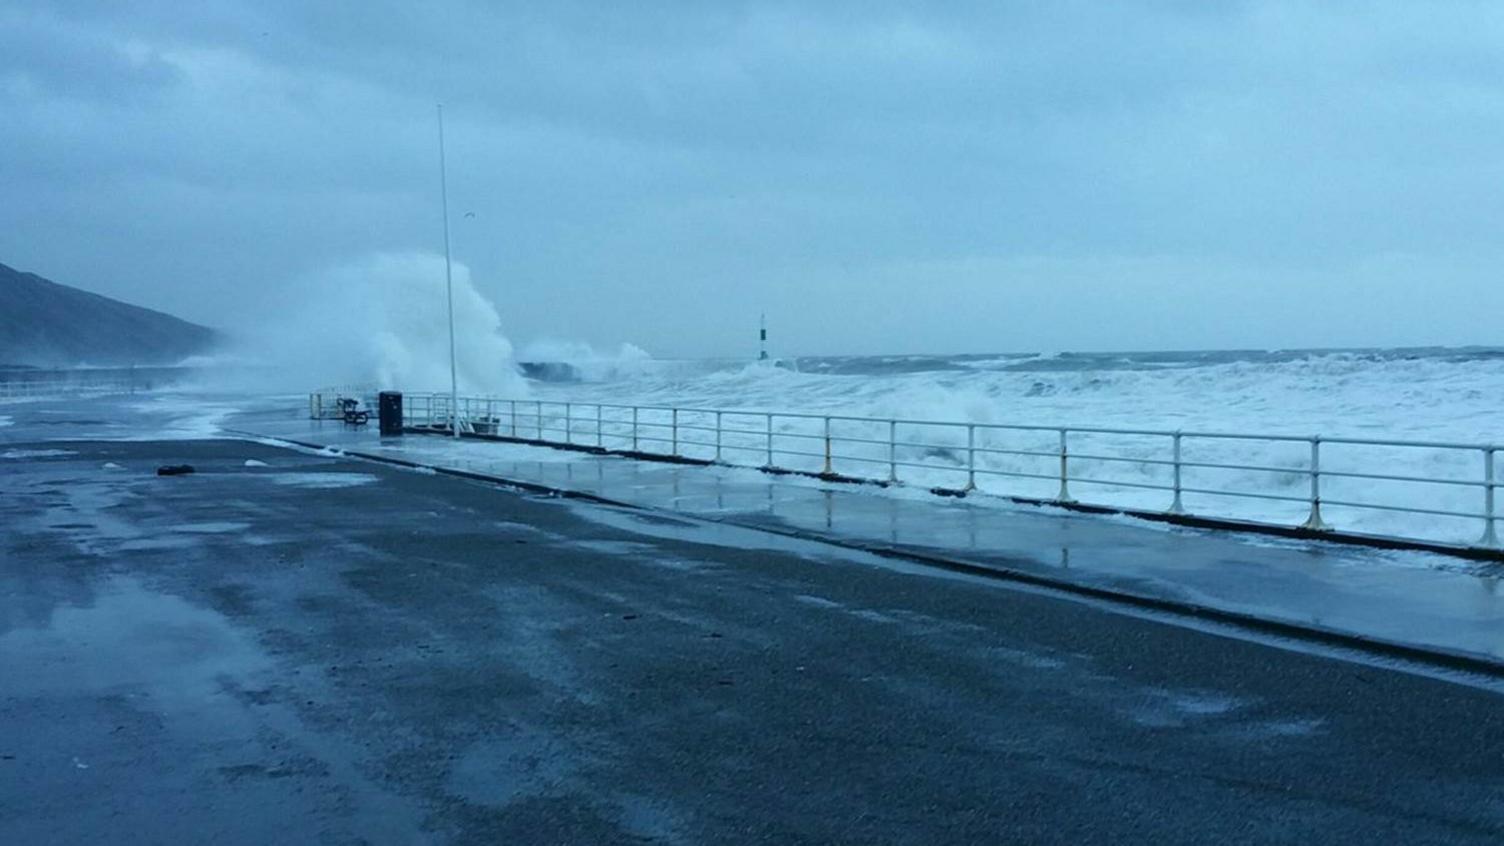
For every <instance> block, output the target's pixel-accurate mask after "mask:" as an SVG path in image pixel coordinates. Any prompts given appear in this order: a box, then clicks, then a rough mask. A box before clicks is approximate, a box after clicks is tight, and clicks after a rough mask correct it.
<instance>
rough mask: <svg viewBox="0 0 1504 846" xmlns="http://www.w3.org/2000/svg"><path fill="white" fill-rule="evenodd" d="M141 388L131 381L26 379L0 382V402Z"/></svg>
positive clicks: (117, 391) (119, 392)
mask: <svg viewBox="0 0 1504 846" xmlns="http://www.w3.org/2000/svg"><path fill="white" fill-rule="evenodd" d="M139 388H140V386H138V385H136V384H135V383H133V382H132V381H131V380H129V379H101V380H95V381H78V380H72V379H35V380H33V379H26V380H9V381H0V401H3V400H24V399H45V398H47V397H58V396H69V395H73V394H129V393H135V392H136V391H137V390H139Z"/></svg>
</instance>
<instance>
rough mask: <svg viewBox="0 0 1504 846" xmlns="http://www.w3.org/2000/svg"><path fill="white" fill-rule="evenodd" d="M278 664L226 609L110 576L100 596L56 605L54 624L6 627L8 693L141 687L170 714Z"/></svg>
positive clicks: (1, 655) (1, 654)
mask: <svg viewBox="0 0 1504 846" xmlns="http://www.w3.org/2000/svg"><path fill="white" fill-rule="evenodd" d="M268 666H270V664H269V661H268V659H267V658H266V657H265V656H264V655H263V654H262V653H261V651H260V650H259V649H258V648H257V647H256V646H255V645H254V644H252V643H251V642H249V641H248V640H247V639H246V638H244V637H242V636H241V635H240V634H239V633H238V632H236V631H235V630H234V629H232V628H231V627H230V625H229V623H228V621H226V620H225V618H224V617H222V616H220V615H219V614H218V613H216V612H214V611H211V610H208V609H205V608H200V607H198V606H195V605H191V604H189V603H187V602H185V601H183V600H182V599H179V598H177V597H175V596H169V595H167V594H162V593H157V592H155V591H152V590H149V589H148V588H146V587H145V586H144V585H142V584H141V583H140V582H139V581H137V580H136V579H131V578H125V577H119V578H115V579H111V580H109V581H107V582H104V583H102V584H101V585H100V586H99V590H98V592H97V593H96V594H95V597H94V602H93V604H91V605H87V606H63V607H59V608H56V609H54V610H53V612H52V614H51V616H50V617H49V618H48V621H47V625H46V626H45V627H40V628H18V629H13V630H11V631H9V632H7V633H5V634H4V635H0V678H4V679H5V688H6V693H7V694H8V695H13V696H41V695H84V696H101V695H109V694H116V695H126V696H131V695H139V696H144V697H147V698H149V699H150V700H151V702H152V703H153V706H154V707H156V708H157V709H159V710H163V711H168V712H182V711H192V710H195V709H199V708H203V707H205V706H207V705H208V704H210V703H211V702H212V701H213V700H216V699H219V698H222V693H221V679H222V678H224V677H244V676H245V675H247V674H249V673H254V672H257V671H260V670H263V669H265V668H267V667H268Z"/></svg>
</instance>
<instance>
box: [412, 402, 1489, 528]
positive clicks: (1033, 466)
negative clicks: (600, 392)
mask: <svg viewBox="0 0 1504 846" xmlns="http://www.w3.org/2000/svg"><path fill="white" fill-rule="evenodd" d="M458 410H459V414H458V418H459V420H460V427H461V431H462V432H471V433H475V434H483V435H493V436H500V437H506V438H515V439H520V440H527V441H539V442H545V443H551V444H561V445H572V446H584V447H596V448H600V449H603V450H611V451H620V452H635V453H647V454H654V455H664V456H675V457H681V458H689V459H696V460H703V461H707V462H714V463H719V464H725V465H731V466H745V467H756V468H762V469H767V470H786V471H794V472H804V473H813V474H817V475H825V476H831V477H834V476H840V477H842V478H848V479H858V480H864V481H876V482H882V483H887V484H895V483H896V484H910V485H923V486H925V487H929V488H934V489H942V490H944V491H945V492H950V493H968V492H972V491H978V492H982V493H990V494H997V495H1001V496H1008V497H1014V498H1020V499H1028V500H1032V501H1043V502H1055V503H1060V504H1070V505H1087V506H1100V507H1103V508H1110V509H1115V510H1124V511H1128V512H1138V513H1159V514H1170V515H1177V516H1181V515H1183V516H1187V517H1202V518H1209V519H1226V520H1236V521H1242V522H1250V523H1256V524H1264V525H1276V526H1281V527H1285V528H1303V529H1309V530H1312V531H1331V530H1333V528H1334V525H1341V526H1342V528H1343V529H1344V533H1346V534H1362V535H1367V536H1370V537H1379V538H1386V539H1391V540H1397V541H1418V542H1434V543H1441V544H1445V545H1449V546H1459V547H1472V548H1482V549H1488V550H1499V549H1500V538H1499V534H1498V529H1497V525H1498V521H1499V519H1500V515H1499V514H1498V511H1497V508H1496V499H1497V493H1498V489H1499V487H1500V484H1501V481H1500V480H1499V477H1498V472H1497V466H1496V465H1497V461H1496V459H1497V455H1498V453H1499V452H1500V451H1501V450H1504V447H1501V446H1499V445H1494V444H1478V443H1451V442H1444V441H1405V440H1382V439H1360V438H1335V437H1333V438H1329V437H1322V436H1319V435H1310V436H1301V435H1279V434H1274V435H1261V434H1248V433H1235V432H1201V431H1170V430H1158V429H1115V428H1104V427H1093V426H1041V425H1021V424H1001V423H964V422H956V421H944V420H921V419H901V418H874V417H860V416H851V415H841V414H811V413H795V412H774V411H744V410H732V409H707V408H686V407H676V406H657V405H623V404H612V403H579V402H565V401H551V400H517V399H508V398H494V397H460V398H459V409H458ZM403 411H404V425H406V426H409V427H414V428H438V429H444V430H446V431H447V430H448V428H449V425H450V423H449V421H450V419H451V414H450V399H449V396H448V395H446V394H426V393H419V394H407V395H406V396H405V397H404V403H403ZM1395 468H1398V469H1395ZM1081 491H1090V492H1091V493H1090V494H1088V495H1087V496H1086V497H1085V498H1084V499H1078V498H1077V497H1078V495H1079V492H1081ZM1192 501H1194V503H1193V504H1194V507H1193V505H1192ZM1225 503H1234V504H1235V503H1256V504H1257V508H1254V509H1249V508H1246V507H1243V508H1239V507H1237V506H1236V505H1226V504H1225ZM1334 513H1336V514H1340V516H1341V519H1340V520H1334V519H1333V514H1334ZM1380 518H1382V519H1380ZM1397 518H1404V519H1397ZM1469 526H1471V529H1469V528H1468V527H1469Z"/></svg>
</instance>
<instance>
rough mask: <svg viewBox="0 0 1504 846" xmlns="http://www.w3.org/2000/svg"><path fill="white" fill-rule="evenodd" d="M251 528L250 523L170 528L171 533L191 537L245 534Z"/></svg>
mask: <svg viewBox="0 0 1504 846" xmlns="http://www.w3.org/2000/svg"><path fill="white" fill-rule="evenodd" d="M250 527H251V524H250V523H233V522H213V521H210V522H204V523H179V524H177V525H176V526H169V527H168V528H167V530H168V531H169V532H179V533H182V534H190V535H222V534H231V533H234V532H243V531H245V530H246V529H249V528H250Z"/></svg>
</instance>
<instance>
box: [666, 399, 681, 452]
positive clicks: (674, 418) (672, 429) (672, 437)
mask: <svg viewBox="0 0 1504 846" xmlns="http://www.w3.org/2000/svg"><path fill="white" fill-rule="evenodd" d="M668 443H669V454H670V455H678V454H679V409H678V408H677V407H676V408H674V409H672V410H671V411H670V412H669V442H668Z"/></svg>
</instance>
